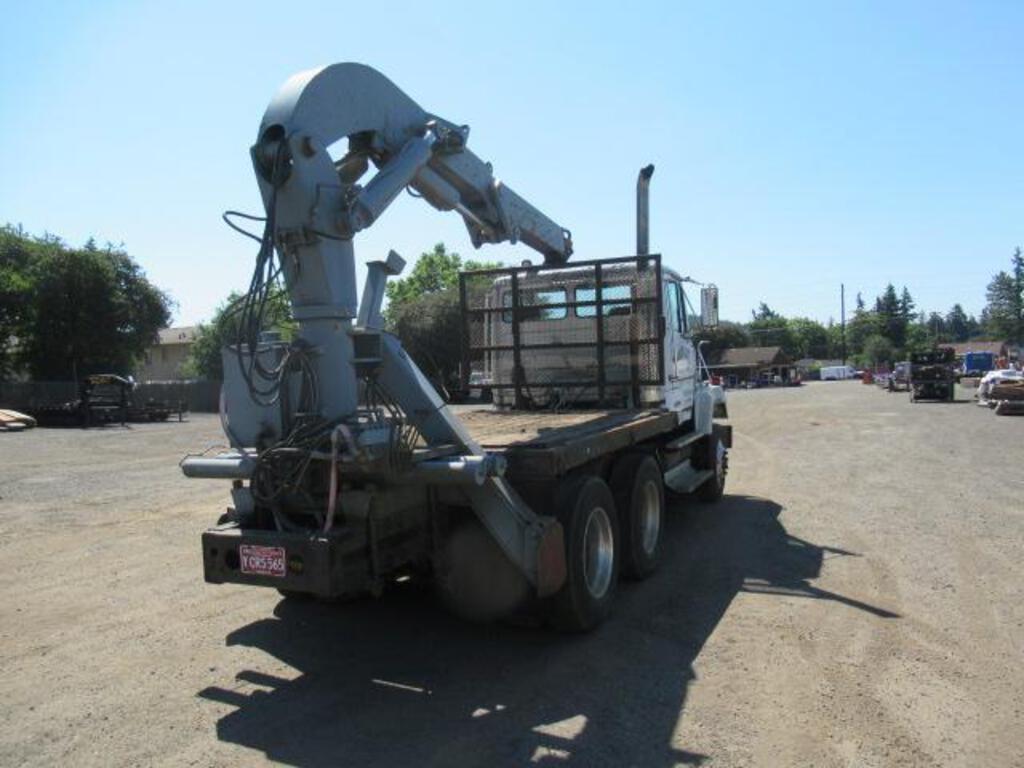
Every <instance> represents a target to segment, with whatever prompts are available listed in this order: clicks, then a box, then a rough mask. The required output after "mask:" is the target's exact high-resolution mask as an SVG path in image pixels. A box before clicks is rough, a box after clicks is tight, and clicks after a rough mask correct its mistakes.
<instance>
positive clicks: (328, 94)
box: [254, 63, 572, 264]
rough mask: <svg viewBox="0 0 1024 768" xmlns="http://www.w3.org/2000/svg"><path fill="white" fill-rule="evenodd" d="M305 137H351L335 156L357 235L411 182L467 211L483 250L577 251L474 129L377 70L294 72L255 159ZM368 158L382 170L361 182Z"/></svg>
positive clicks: (341, 218) (563, 256)
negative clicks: (496, 165) (501, 172)
mask: <svg viewBox="0 0 1024 768" xmlns="http://www.w3.org/2000/svg"><path fill="white" fill-rule="evenodd" d="M297 136H298V137H301V151H302V152H303V153H304V154H310V153H315V152H316V151H318V150H319V149H320V148H327V147H331V146H332V145H334V144H335V143H336V142H338V141H340V140H343V139H347V140H348V144H349V146H348V151H347V152H346V153H345V154H344V155H343V156H342V157H341V158H339V159H338V160H336V161H334V163H333V164H334V168H335V173H336V177H337V178H336V181H335V182H334V183H335V184H336V185H338V186H339V188H340V192H341V194H340V196H339V203H340V205H339V206H338V210H337V211H336V212H335V214H336V215H335V216H334V218H333V221H332V222H331V223H332V224H333V227H332V228H331V230H330V231H332V233H334V234H337V235H339V236H342V237H351V236H352V235H354V234H355V233H356V232H358V231H359V230H361V229H365V228H366V227H368V226H370V225H371V224H372V223H373V222H374V221H375V220H376V219H377V217H378V216H380V214H381V213H383V211H384V209H385V208H386V207H387V206H388V205H389V204H390V203H391V202H392V201H393V200H394V199H395V197H396V196H397V195H398V194H399V193H400V192H401V190H402V189H403V188H405V187H411V188H412V189H413V190H415V192H416V193H418V194H419V195H421V196H422V197H423V199H424V200H426V201H427V202H428V203H430V204H431V205H432V206H433V207H434V208H437V209H438V210H442V211H456V212H457V213H459V214H460V215H461V216H462V218H463V221H464V222H465V224H466V228H467V230H468V231H469V236H470V239H471V241H472V243H473V245H474V246H476V247H480V246H481V245H482V244H484V243H500V242H505V241H508V242H511V243H513V244H514V243H517V242H519V241H522V242H523V243H525V244H526V245H528V246H529V247H531V248H533V249H534V250H536V251H538V252H539V253H541V254H542V255H543V256H544V260H545V263H549V264H561V263H564V262H565V261H566V260H567V259H568V258H569V256H570V255H571V254H572V236H571V234H570V233H569V231H568V230H566V229H565V228H563V227H561V226H559V225H558V224H556V223H555V222H554V221H552V220H551V219H550V218H549V217H547V216H546V215H544V214H543V213H542V212H540V211H539V210H537V208H535V207H534V206H533V205H531V204H530V203H528V202H527V201H526V200H524V199H523V198H522V197H520V196H519V195H518V194H516V193H515V192H514V191H513V190H512V189H511V188H510V187H508V186H507V185H505V184H504V183H503V182H501V181H500V180H499V179H498V178H496V177H495V176H494V173H493V170H492V167H491V164H490V163H487V162H484V161H483V160H481V159H480V158H479V157H477V156H476V155H475V154H474V153H473V152H472V151H471V150H469V149H468V148H467V146H466V144H467V140H468V137H469V127H468V126H465V125H456V124H454V123H451V122H449V121H447V120H444V119H443V118H440V117H437V116H436V115H432V114H430V113H428V112H426V111H424V110H423V109H422V108H421V107H420V106H419V105H418V104H416V103H415V102H414V101H413V100H412V99H410V98H409V97H408V96H406V94H405V93H403V92H402V91H401V90H400V89H399V88H398V87H397V86H396V85H395V84H394V83H392V82H391V81H390V80H388V79H387V78H386V77H384V76H383V75H381V74H380V73H379V72H377V71H376V70H374V69H372V68H370V67H367V66H365V65H362V64H351V63H346V64H335V65H332V66H329V67H323V68H320V69H313V70H308V71H305V72H300V73H298V74H297V75H295V76H293V77H292V78H291V79H289V80H288V81H287V82H286V83H285V85H284V86H283V87H282V88H281V90H280V91H279V92H278V94H277V96H276V97H275V98H274V100H273V101H272V102H271V104H270V107H269V108H268V109H267V112H266V114H265V115H264V118H263V122H262V124H261V126H260V135H259V138H258V141H257V145H256V147H254V154H255V156H256V160H257V165H258V166H261V167H262V168H263V169H264V171H267V170H269V168H270V166H271V164H272V162H273V157H274V153H275V152H276V151H277V146H278V142H280V141H281V140H282V139H286V140H288V141H291V140H293V139H294V138H295V137H297ZM370 163H372V164H373V165H374V166H375V167H376V168H377V173H376V175H375V176H374V177H373V178H372V179H371V180H370V181H369V182H368V183H367V184H366V185H365V186H361V185H360V184H359V180H360V179H361V178H362V177H363V175H364V174H365V173H366V171H367V170H368V168H369V165H370ZM264 176H265V177H266V176H267V174H266V173H264ZM265 180H269V179H268V178H267V179H265Z"/></svg>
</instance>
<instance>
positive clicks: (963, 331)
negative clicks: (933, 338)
mask: <svg viewBox="0 0 1024 768" xmlns="http://www.w3.org/2000/svg"><path fill="white" fill-rule="evenodd" d="M945 324H946V334H947V335H948V336H949V338H950V340H951V341H967V339H969V338H970V336H971V321H970V318H969V317H967V313H966V312H964V308H963V307H962V306H960V305H959V304H954V305H953V307H952V308H951V309H950V310H949V312H947V313H946V318H945Z"/></svg>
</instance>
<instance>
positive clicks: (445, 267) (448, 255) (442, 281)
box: [385, 243, 501, 316]
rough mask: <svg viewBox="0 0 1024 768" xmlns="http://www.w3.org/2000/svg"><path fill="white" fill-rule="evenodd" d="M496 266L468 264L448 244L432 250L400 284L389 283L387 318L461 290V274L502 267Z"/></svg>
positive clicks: (397, 281) (492, 263) (387, 289)
mask: <svg viewBox="0 0 1024 768" xmlns="http://www.w3.org/2000/svg"><path fill="white" fill-rule="evenodd" d="M500 266H501V265H500V264H497V263H495V262H480V261H473V260H472V259H471V260H469V261H467V262H466V263H465V264H463V262H462V257H461V256H459V254H457V253H455V252H454V251H449V250H448V249H447V248H446V247H445V245H444V243H437V244H436V245H435V246H434V247H433V249H432V250H429V251H425V252H423V253H421V254H420V257H419V258H418V259H417V260H416V264H415V265H414V266H413V268H412V271H411V272H410V273H409V274H408V275H407V276H406V277H402V278H399V279H397V280H389V281H388V284H387V288H386V289H385V294H386V296H387V299H388V306H387V308H386V309H385V316H389V314H390V313H393V312H394V311H395V310H397V309H398V308H399V307H401V306H403V305H404V304H406V303H408V302H414V301H415V300H417V299H419V298H421V297H423V296H426V295H428V294H431V293H438V292H439V291H447V290H450V289H453V288H458V285H459V272H461V271H463V270H473V269H491V268H494V267H500Z"/></svg>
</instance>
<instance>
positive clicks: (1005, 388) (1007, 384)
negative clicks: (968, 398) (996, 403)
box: [988, 379, 1024, 401]
mask: <svg viewBox="0 0 1024 768" xmlns="http://www.w3.org/2000/svg"><path fill="white" fill-rule="evenodd" d="M988 399H989V400H1021V401H1024V379H1022V380H1013V379H1010V380H1004V381H1000V382H999V383H998V384H993V385H992V389H991V390H989V393H988Z"/></svg>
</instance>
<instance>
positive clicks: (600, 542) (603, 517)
mask: <svg viewBox="0 0 1024 768" xmlns="http://www.w3.org/2000/svg"><path fill="white" fill-rule="evenodd" d="M614 562H615V540H614V539H613V537H612V523H611V520H610V519H609V517H608V513H607V512H606V511H605V509H604V507H595V508H594V509H593V510H591V512H590V515H589V516H588V517H587V526H586V528H584V530H583V580H584V582H585V583H586V585H587V591H588V592H589V593H590V594H591V596H593V597H595V598H597V599H600V598H602V597H604V596H605V594H606V593H607V592H608V588H609V587H610V586H611V583H612V566H613V564H614Z"/></svg>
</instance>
